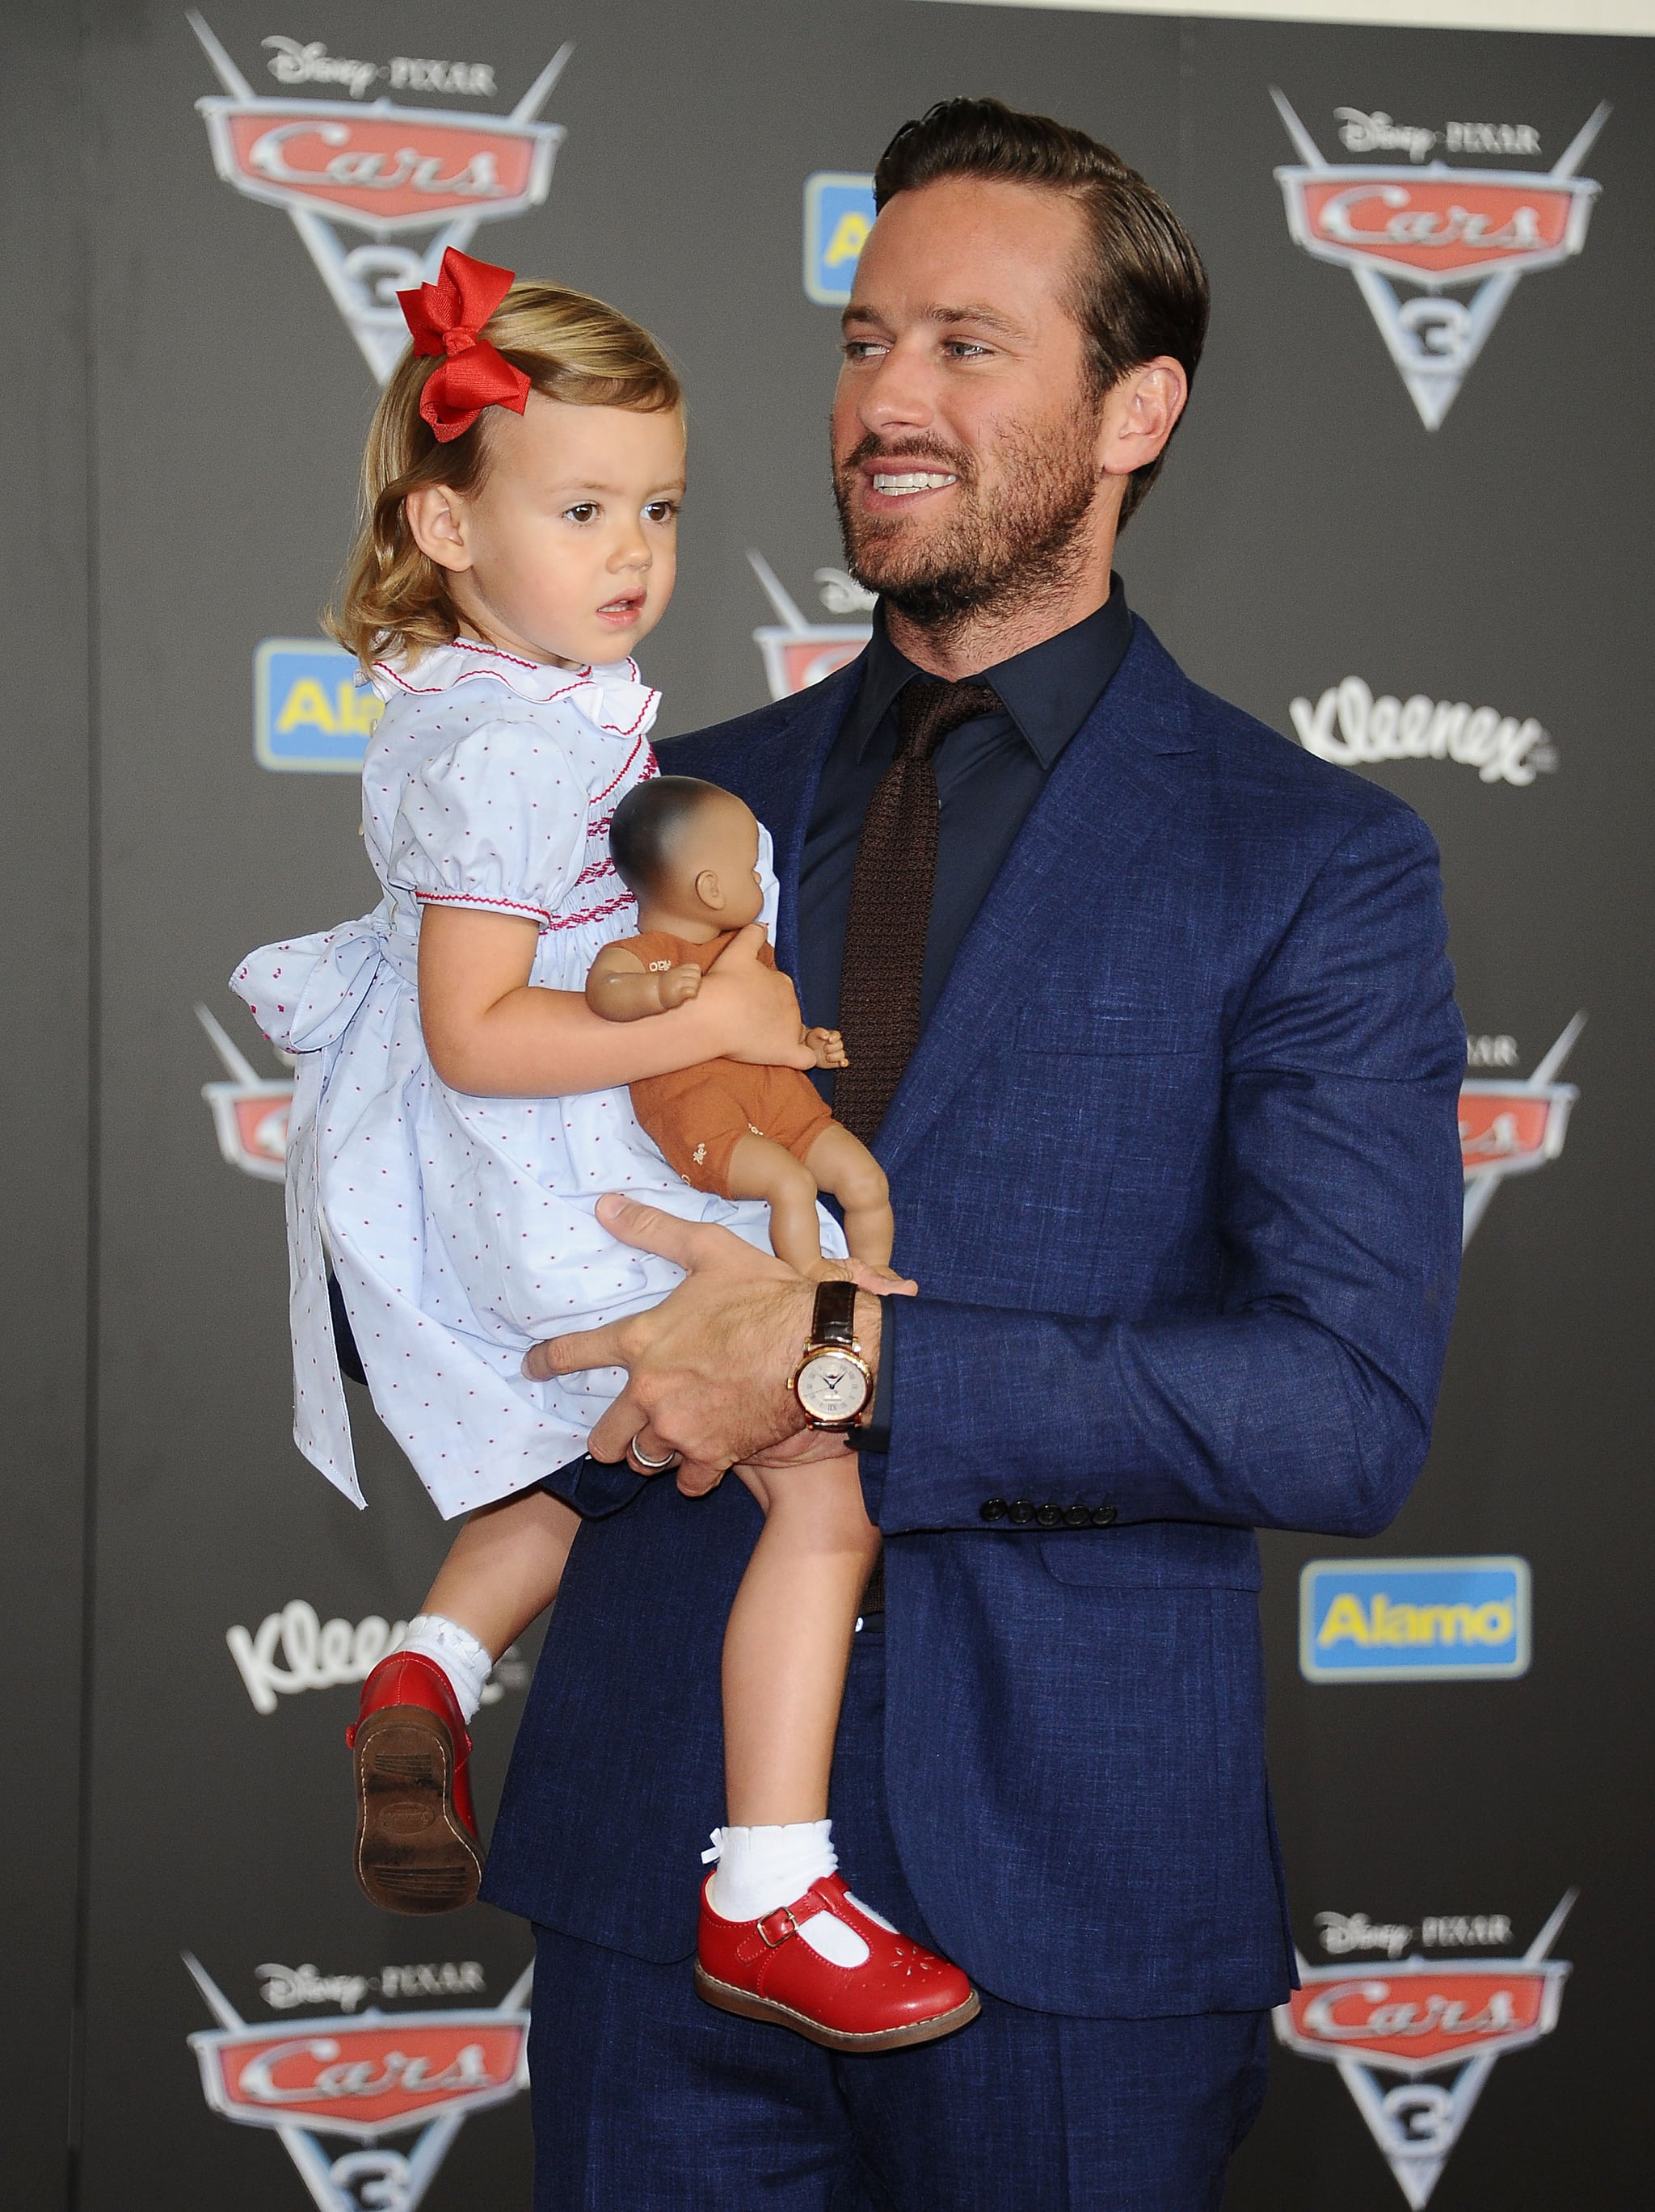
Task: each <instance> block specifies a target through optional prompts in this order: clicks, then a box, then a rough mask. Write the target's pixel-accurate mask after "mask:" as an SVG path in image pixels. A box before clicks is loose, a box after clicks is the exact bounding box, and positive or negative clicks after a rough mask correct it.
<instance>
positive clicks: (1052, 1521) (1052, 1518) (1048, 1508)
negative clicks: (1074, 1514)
mask: <svg viewBox="0 0 1655 2212" xmlns="http://www.w3.org/2000/svg"><path fill="white" fill-rule="evenodd" d="M1034 1517H1035V1521H1036V1522H1037V1525H1038V1526H1039V1527H1040V1528H1061V1527H1062V1520H1063V1509H1062V1506H1061V1505H1043V1506H1041V1507H1040V1508H1039V1510H1037V1512H1036V1514H1035V1516H1034Z"/></svg>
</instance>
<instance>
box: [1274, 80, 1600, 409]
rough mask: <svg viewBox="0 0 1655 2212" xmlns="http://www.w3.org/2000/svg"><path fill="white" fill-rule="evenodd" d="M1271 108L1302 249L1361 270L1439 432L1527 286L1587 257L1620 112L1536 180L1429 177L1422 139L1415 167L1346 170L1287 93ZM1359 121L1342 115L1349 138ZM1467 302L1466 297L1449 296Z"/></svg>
mask: <svg viewBox="0 0 1655 2212" xmlns="http://www.w3.org/2000/svg"><path fill="white" fill-rule="evenodd" d="M1270 97H1271V99H1272V100H1275V105H1276V112H1278V113H1279V114H1280V116H1281V120H1282V122H1283V124H1284V125H1286V126H1287V136H1288V137H1289V138H1291V139H1292V141H1293V146H1294V149H1295V150H1296V151H1297V153H1298V155H1299V160H1298V162H1297V163H1296V164H1290V165H1287V166H1285V167H1281V168H1279V169H1278V170H1277V171H1276V173H1275V176H1276V182H1277V183H1278V184H1279V185H1281V195H1282V197H1283V199H1284V200H1285V202H1286V203H1287V228H1288V231H1289V233H1290V234H1291V235H1292V238H1293V243H1294V245H1295V246H1299V247H1300V248H1302V250H1303V251H1304V252H1306V253H1308V254H1310V255H1311V258H1313V259H1315V260H1317V261H1330V262H1332V263H1334V264H1336V266H1337V267H1339V268H1342V269H1348V270H1350V271H1351V273H1352V275H1353V276H1354V277H1355V279H1356V284H1357V289H1358V290H1359V291H1360V293H1361V295H1362V297H1363V299H1364V300H1366V302H1367V306H1368V310H1369V313H1371V314H1372V317H1373V319H1374V321H1375V322H1376V323H1377V324H1378V326H1379V334H1380V336H1381V337H1383V338H1384V342H1385V345H1386V348H1387V349H1388V350H1389V352H1390V357H1391V359H1392V361H1393V362H1395V363H1396V368H1397V369H1398V371H1399V372H1400V373H1401V375H1402V382H1403V384H1404V385H1405V386H1407V388H1408V393H1409V398H1411V399H1412V400H1413V402H1414V404H1415V409H1416V410H1418V413H1419V417H1420V420H1421V422H1423V423H1424V425H1425V427H1426V428H1427V430H1435V429H1437V428H1439V426H1440V425H1441V423H1442V421H1443V418H1444V417H1445V416H1446V414H1447V412H1448V410H1449V409H1450V408H1451V406H1452V405H1453V404H1454V402H1455V400H1456V399H1457V397H1458V396H1459V390H1460V386H1462V385H1463V383H1464V381H1465V379H1466V377H1467V376H1468V375H1469V374H1470V371H1471V368H1472V366H1473V364H1474V363H1475V362H1476V358H1477V356H1478V355H1479V354H1480V353H1481V352H1482V349H1483V346H1484V345H1485V343H1487V341H1488V335H1489V332H1490V331H1492V330H1493V329H1494V325H1495V323H1496V322H1497V321H1498V320H1499V319H1500V313H1501V312H1502V310H1503V309H1504V307H1505V306H1506V301H1508V300H1509V299H1510V298H1511V296H1512V293H1513V292H1514V291H1515V290H1516V289H1517V285H1518V278H1519V277H1520V276H1524V275H1526V274H1527V273H1528V272H1529V271H1530V270H1536V269H1553V268H1555V267H1556V266H1557V264H1559V263H1560V262H1562V261H1567V260H1568V259H1570V258H1571V257H1572V256H1573V255H1574V254H1577V253H1579V251H1580V250H1581V248H1582V246H1585V242H1586V224H1587V222H1589V221H1590V219H1591V209H1592V203H1593V201H1594V200H1595V199H1596V198H1597V191H1598V187H1597V185H1595V184H1593V183H1592V182H1591V179H1590V178H1587V177H1583V176H1581V175H1580V174H1579V168H1580V164H1581V163H1582V162H1583V161H1585V158H1586V155H1588V154H1589V153H1590V152H1591V148H1592V145H1593V143H1594V141H1595V140H1596V139H1597V134H1598V132H1599V131H1601V130H1602V129H1603V125H1604V124H1605V122H1607V120H1608V119H1609V103H1608V101H1607V100H1605V101H1602V102H1600V103H1599V105H1598V106H1597V107H1596V108H1595V109H1594V110H1593V112H1592V113H1591V115H1590V116H1589V117H1588V118H1587V119H1586V121H1585V123H1584V124H1583V125H1581V127H1580V129H1579V131H1577V132H1576V134H1575V136H1574V138H1573V141H1572V142H1571V143H1570V144H1569V145H1568V146H1567V148H1566V149H1564V151H1563V153H1562V155H1561V156H1560V157H1559V159H1558V161H1556V163H1555V166H1554V167H1552V168H1551V169H1550V170H1549V171H1545V172H1536V171H1533V170H1527V169H1460V168H1453V167H1449V165H1448V164H1446V163H1445V162H1442V161H1433V162H1431V163H1429V164H1428V165H1425V166H1421V165H1420V162H1419V155H1418V154H1417V153H1416V151H1415V146H1416V143H1417V141H1415V140H1414V139H1413V138H1412V137H1411V136H1410V143H1409V145H1408V147H1407V151H1408V153H1409V166H1407V167H1403V166H1402V164H1401V163H1398V162H1395V161H1382V162H1376V163H1373V164H1372V165H1371V166H1362V167H1356V166H1351V167H1345V166H1342V165H1336V164H1335V163H1333V162H1330V161H1326V160H1324V158H1323V155H1322V153H1321V150H1320V149H1319V148H1318V147H1317V143H1316V141H1315V140H1314V139H1313V138H1312V137H1311V135H1310V132H1309V131H1307V130H1306V129H1305V125H1303V124H1302V123H1301V122H1300V121H1299V118H1298V116H1297V115H1295V114H1294V112H1293V109H1292V108H1291V107H1290V106H1288V104H1287V100H1286V99H1285V98H1284V97H1283V95H1282V94H1281V93H1280V92H1276V91H1274V90H1273V91H1272V93H1271V94H1270ZM1356 112H1357V111H1355V110H1354V109H1350V108H1341V109H1340V110H1339V113H1340V114H1341V115H1342V116H1343V117H1344V118H1346V126H1345V127H1346V130H1347V131H1349V128H1350V118H1352V117H1353V116H1354V115H1355V114H1356ZM1363 120H1365V121H1366V122H1367V123H1369V124H1372V125H1377V124H1379V123H1381V122H1383V123H1386V124H1388V123H1389V118H1387V117H1371V118H1363ZM1372 137H1373V133H1372V131H1370V132H1368V133H1367V134H1366V138H1361V137H1359V140H1358V143H1371V142H1372ZM1479 143H1481V142H1479ZM1535 143H1536V144H1537V143H1538V140H1537V138H1536V142H1535ZM1399 288H1400V289H1399ZM1404 291H1405V292H1406V293H1407V295H1408V296H1407V297H1404V296H1403V293H1404ZM1461 292H1463V293H1464V294H1465V295H1466V297H1465V298H1464V299H1458V298H1456V297H1454V296H1452V295H1455V294H1457V293H1461Z"/></svg>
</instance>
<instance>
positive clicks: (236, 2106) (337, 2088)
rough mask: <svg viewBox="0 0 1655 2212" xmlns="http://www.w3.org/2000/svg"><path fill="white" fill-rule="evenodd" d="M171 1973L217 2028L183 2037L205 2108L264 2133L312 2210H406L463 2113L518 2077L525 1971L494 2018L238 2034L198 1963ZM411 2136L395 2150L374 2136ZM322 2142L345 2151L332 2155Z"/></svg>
mask: <svg viewBox="0 0 1655 2212" xmlns="http://www.w3.org/2000/svg"><path fill="white" fill-rule="evenodd" d="M184 1963H185V1965H186V1966H187V1967H188V1969H189V1971H190V1975H191V1978H192V1980H193V1981H194V1983H195V1985H196V1987H197V1988H198V1990H200V1992H201V1995H202V1996H203V1997H204V2000H205V2002H206V2004H207V2007H208V2009H209V2010H210V2012H211V2014H212V2015H213V2017H214V2018H215V2019H216V2021H217V2022H218V2025H217V2027H216V2028H204V2029H202V2030H201V2031H200V2032H199V2033H197V2034H194V2035H192V2037H191V2038H190V2048H191V2050H192V2051H194V2053H195V2055H196V2059H197V2063H198V2064H199V2066H200V2068H201V2087H202V2093H203V2094H204V2096H205V2098H206V2100H207V2102H208V2104H209V2105H210V2106H211V2108H212V2110H213V2111H214V2112H217V2113H219V2114H220V2115H221V2116H222V2118H225V2119H227V2120H236V2121H239V2122H240V2123H241V2124H242V2125H244V2126H246V2127H255V2128H270V2129H272V2130H275V2132H276V2133H277V2135H278V2136H280V2137H281V2140H282V2143H283V2148H284V2149H285V2150H286V2151H287V2154H288V2155H289V2158H291V2159H292V2160H293V2162H294V2165H295V2166H296V2167H297V2168H298V2170H299V2173H300V2177H301V2179H302V2180H303V2182H304V2184H305V2186H306V2188H307V2190H308V2191H309V2192H310V2195H311V2197H312V2199H313V2202H314V2203H316V2204H318V2205H319V2206H320V2207H321V2212H362V2206H364V2205H374V2206H376V2207H382V2208H384V2212H415V2207H416V2206H417V2204H418V2203H419V2201H420V2199H421V2198H422V2197H423V2196H424V2194H425V2192H426V2191H427V2189H428V2188H429V2186H430V2184H431V2182H432V2180H433V2179H434V2177H435V2173H436V2171H437V2168H438V2167H439V2166H441V2163H442V2160H443V2159H444V2157H445V2156H446V2155H447V2150H448V2147H449V2145H450V2144H451V2143H452V2142H453V2139H454V2137H455V2136H456V2135H458V2134H459V2129H460V2126H461V2124H462V2123H463V2122H464V2120H465V2118H466V2116H467V2115H468V2114H469V2113H472V2112H478V2111H480V2110H482V2109H483V2107H484V2106H489V2105H500V2104H503V2103H505V2102H506V2100H508V2098H511V2097H514V2096H516V2094H517V2093H518V2092H519V2090H520V2089H522V2088H524V2087H526V2085H527V2082H528V2028H529V2016H528V2013H527V2011H526V2009H525V2007H526V2002H527V1998H528V1992H529V1984H530V1979H531V1977H532V1972H533V1970H532V1968H529V1969H526V1971H525V1972H524V1973H523V1974H522V1976H521V1977H520V1979H519V1980H518V1982H517V1983H516V1984H515V1985H514V1988H513V1989H512V1990H510V1991H509V1992H508V1995H507V1996H506V1998H505V2001H504V2002H503V2003H502V2004H501V2005H500V2006H499V2008H497V2009H496V2010H493V2011H469V2010H465V2011H462V2010H459V2009H454V2010H440V2011H436V2012H404V2013H396V2014H393V2015H386V2014H384V2013H380V2012H379V2011H377V2010H374V2009H372V2008H370V2009H369V2010H368V2011H367V2012H364V2013H362V2014H361V2015H354V2016H351V2017H349V2018H347V2017H344V2016H343V2015H332V2014H330V2015H325V2016H323V2017H320V2018H318V2019H315V2020H289V2021H283V2022H282V2023H281V2025H280V2026H279V2027H249V2026H248V2025H247V2023H246V2021H243V2020H242V2019H241V2018H240V2015H238V2014H237V2012H236V2011H235V2009H234V2006H232V2004H231V2003H230V2002H229V2000H228V1997H226V1996H225V1995H224V1993H223V1991H222V1990H220V1989H219V1988H218V1987H217V1985H216V1983H215V1982H214V1981H213V1980H212V1978H211V1977H210V1975H209V1974H208V1972H207V1971H206V1969H205V1968H204V1966H202V1965H201V1964H200V1962H199V1960H195V1959H192V1958H191V1957H190V1956H189V1955H188V1954H187V1953H186V1955H185V1960H184ZM405 2134H412V2135H413V2136H414V2141H413V2142H412V2143H411V2145H410V2146H409V2147H408V2148H407V2149H406V2150H405V2151H402V2150H391V2149H388V2148H385V2145H384V2138H385V2137H386V2136H397V2135H405ZM325 2136H344V2137H346V2138H348V2139H350V2141H352V2142H354V2143H355V2144H356V2148H354V2149H349V2150H345V2151H344V2152H343V2153H342V2154H340V2155H339V2156H338V2157H335V2156H333V2155H332V2154H331V2153H330V2152H329V2151H328V2150H327V2149H326V2148H324V2147H323V2138H324V2137H325Z"/></svg>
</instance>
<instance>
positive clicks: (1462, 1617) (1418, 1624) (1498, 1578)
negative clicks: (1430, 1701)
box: [1299, 1557, 1530, 1682]
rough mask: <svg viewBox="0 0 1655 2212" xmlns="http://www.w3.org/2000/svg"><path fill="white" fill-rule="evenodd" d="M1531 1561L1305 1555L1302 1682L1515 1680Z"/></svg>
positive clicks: (1524, 1657) (1524, 1645)
mask: <svg viewBox="0 0 1655 2212" xmlns="http://www.w3.org/2000/svg"><path fill="white" fill-rule="evenodd" d="M1529 1620H1530V1593H1529V1565H1528V1561H1527V1560H1526V1559H1515V1558H1508V1557H1502V1558H1492V1559H1361V1558H1354V1559H1311V1560H1310V1561H1309V1562H1308V1563H1307V1564H1306V1565H1305V1567H1304V1568H1303V1569H1302V1570H1301V1571H1300V1574H1299V1673H1300V1674H1303V1676H1304V1677H1305V1680H1306V1681H1307V1682H1445V1681H1454V1680H1457V1681H1488V1680H1507V1681H1510V1680H1514V1679H1515V1678H1516V1677H1517V1676H1518V1675H1519V1674H1527V1673H1528V1671H1529Z"/></svg>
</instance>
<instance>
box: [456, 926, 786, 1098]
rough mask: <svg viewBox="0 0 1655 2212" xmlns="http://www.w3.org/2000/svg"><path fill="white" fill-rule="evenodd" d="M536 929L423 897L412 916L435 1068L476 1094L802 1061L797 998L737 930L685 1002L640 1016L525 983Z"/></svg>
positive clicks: (751, 933) (757, 935)
mask: <svg viewBox="0 0 1655 2212" xmlns="http://www.w3.org/2000/svg"><path fill="white" fill-rule="evenodd" d="M537 942H538V932H537V930H536V927H535V925H534V923H533V922H532V921H519V920H518V919H517V918H516V917H515V916H514V915H503V914H488V913H483V912H480V911H478V910H477V909H472V911H470V912H467V911H466V909H465V908H463V907H459V906H441V905H435V904H434V905H429V906H428V907H427V908H425V911H424V915H423V918H422V920H421V924H420V938H419V1012H420V1024H421V1027H422V1028H423V1031H424V1035H425V1048H426V1050H427V1051H428V1052H429V1054H430V1055H431V1065H432V1066H434V1067H435V1070H436V1072H437V1073H438V1075H440V1076H441V1079H442V1080H443V1081H444V1082H445V1083H446V1084H447V1085H448V1086H449V1088H450V1089H451V1090H454V1091H466V1092H469V1093H471V1094H472V1096H473V1097H484V1098H557V1097H567V1096H569V1095H570V1094H572V1093H574V1092H577V1091H608V1090H611V1089H612V1088H615V1087H618V1086H619V1085H624V1084H628V1083H637V1082H640V1081H642V1079H644V1078H645V1077H647V1076H651V1075H671V1074H675V1073H677V1072H678V1070H679V1069H680V1068H685V1067H697V1066H700V1064H701V1063H702V1061H703V1060H721V1059H725V1058H735V1057H739V1058H741V1059H744V1060H763V1061H767V1062H769V1063H770V1065H772V1066H777V1067H792V1066H798V1065H799V1060H800V1053H801V1051H802V1048H801V1046H800V1042H799V1001H798V999H797V998H796V997H795V995H794V988H793V985H792V983H791V982H790V981H788V978H787V977H786V976H785V975H782V974H781V973H780V972H779V971H778V970H776V969H773V968H766V967H764V965H763V964H762V963H761V962H760V960H759V958H758V948H759V947H760V946H761V945H763V944H764V932H763V930H761V929H759V928H758V927H757V926H756V925H750V926H749V927H747V928H746V929H744V930H743V931H742V932H741V933H740V934H739V936H738V938H737V939H736V941H735V943H734V944H733V945H730V946H729V947H728V948H727V951H725V953H724V955H723V957H722V958H721V960H720V961H719V963H718V965H717V967H716V968H715V969H714V970H713V971H712V973H710V974H709V975H706V976H704V977H703V980H702V984H701V987H700V989H699V990H698V991H697V994H696V995H695V997H694V998H693V999H690V1000H686V1001H685V1004H684V1005H683V1006H674V1007H673V1008H672V1010H671V1011H670V1012H666V1013H664V1014H661V1015H660V1016H659V1017H658V1018H657V1019H655V1020H654V1021H648V1022H636V1021H635V1022H630V1023H629V1022H614V1021H605V1019H604V1018H603V1017H602V1016H601V1015H599V1014H594V1013H593V1011H592V1009H591V1007H590V1006H588V1005H587V1001H586V997H585V994H583V993H582V992H580V991H549V990H545V989H544V988H542V987H540V986H538V985H537V984H533V983H531V982H530V981H529V977H530V976H531V975H532V973H533V970H534V954H535V947H536V945H537Z"/></svg>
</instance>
